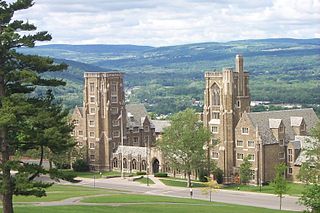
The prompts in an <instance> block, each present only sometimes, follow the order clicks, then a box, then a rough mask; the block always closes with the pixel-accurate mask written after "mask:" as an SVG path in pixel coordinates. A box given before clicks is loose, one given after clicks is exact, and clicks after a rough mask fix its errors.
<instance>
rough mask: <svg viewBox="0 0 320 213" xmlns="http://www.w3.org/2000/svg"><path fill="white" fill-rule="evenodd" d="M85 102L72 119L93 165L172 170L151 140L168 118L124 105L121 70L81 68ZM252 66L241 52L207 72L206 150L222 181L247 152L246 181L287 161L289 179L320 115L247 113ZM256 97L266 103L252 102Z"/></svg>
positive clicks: (264, 178)
mask: <svg viewBox="0 0 320 213" xmlns="http://www.w3.org/2000/svg"><path fill="white" fill-rule="evenodd" d="M84 77H85V85H84V92H83V94H84V98H83V100H84V101H83V107H76V108H75V110H74V112H73V115H72V119H73V121H74V123H75V131H74V133H73V135H74V137H75V138H76V140H77V141H78V146H79V147H85V148H86V150H87V159H88V162H89V163H90V165H91V167H92V168H93V169H96V170H121V168H122V166H123V169H124V170H125V171H126V172H132V171H149V172H151V173H156V172H159V171H163V172H170V171H171V172H173V171H172V170H170V168H169V166H168V164H167V162H166V161H165V159H164V158H163V155H162V154H161V152H160V151H159V150H158V149H156V148H155V142H156V140H157V139H159V138H161V134H162V133H163V131H164V129H165V128H166V127H168V126H170V122H169V121H167V120H151V119H150V118H149V116H148V114H147V111H146V109H145V107H144V105H142V104H125V96H124V86H123V74H122V73H119V72H101V73H95V72H87V73H85V74H84ZM248 85H249V73H248V72H245V71H244V61H243V57H242V56H241V55H237V56H236V59H235V70H233V69H232V68H225V69H224V70H223V71H221V72H206V73H205V90H204V107H203V113H200V114H199V120H202V121H203V122H204V126H205V127H207V128H209V129H210V130H211V132H212V139H211V141H209V142H208V143H209V145H211V146H208V147H209V148H208V150H207V151H208V156H210V158H211V159H212V160H214V161H216V162H217V165H218V167H220V168H221V169H222V170H223V172H224V182H225V183H232V182H235V180H238V176H239V168H240V165H241V163H242V162H243V159H244V158H245V157H248V158H249V160H250V162H251V163H252V167H251V181H250V182H251V183H252V184H259V183H264V182H268V181H271V180H272V179H273V178H274V167H275V166H276V165H277V164H278V163H281V162H283V163H286V164H287V165H288V171H287V173H286V176H287V178H288V179H289V180H293V181H297V178H296V175H297V174H298V172H299V169H300V166H301V164H302V163H303V162H304V161H305V160H306V157H305V154H304V152H303V151H302V148H303V147H304V146H305V144H306V143H305V141H306V140H307V139H311V140H313V139H312V138H310V136H309V132H310V129H311V128H313V127H314V126H315V125H316V123H317V122H318V121H319V120H318V118H317V116H316V114H315V112H314V111H313V110H312V109H292V110H283V111H268V112H250V103H252V102H251V101H250V100H251V99H250V93H249V87H248ZM257 104H263V102H261V103H257Z"/></svg>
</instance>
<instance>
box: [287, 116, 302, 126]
mask: <svg viewBox="0 0 320 213" xmlns="http://www.w3.org/2000/svg"><path fill="white" fill-rule="evenodd" d="M302 121H303V117H290V123H291V126H300V125H301V123H302Z"/></svg>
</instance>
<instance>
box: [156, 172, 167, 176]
mask: <svg viewBox="0 0 320 213" xmlns="http://www.w3.org/2000/svg"><path fill="white" fill-rule="evenodd" d="M154 176H155V177H168V173H165V172H158V173H155V174H154Z"/></svg>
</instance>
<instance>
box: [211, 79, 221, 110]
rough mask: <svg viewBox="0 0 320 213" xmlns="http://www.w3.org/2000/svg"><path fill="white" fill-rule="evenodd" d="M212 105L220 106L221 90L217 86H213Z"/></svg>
mask: <svg viewBox="0 0 320 213" xmlns="http://www.w3.org/2000/svg"><path fill="white" fill-rule="evenodd" d="M212 104H213V105H215V106H218V105H220V88H219V87H218V85H217V84H214V85H213V86H212Z"/></svg>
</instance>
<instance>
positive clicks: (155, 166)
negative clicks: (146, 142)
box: [152, 158, 160, 174]
mask: <svg viewBox="0 0 320 213" xmlns="http://www.w3.org/2000/svg"><path fill="white" fill-rule="evenodd" d="M159 165H160V163H159V160H158V159H157V158H155V159H154V160H153V162H152V173H153V174H155V173H158V172H159Z"/></svg>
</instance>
